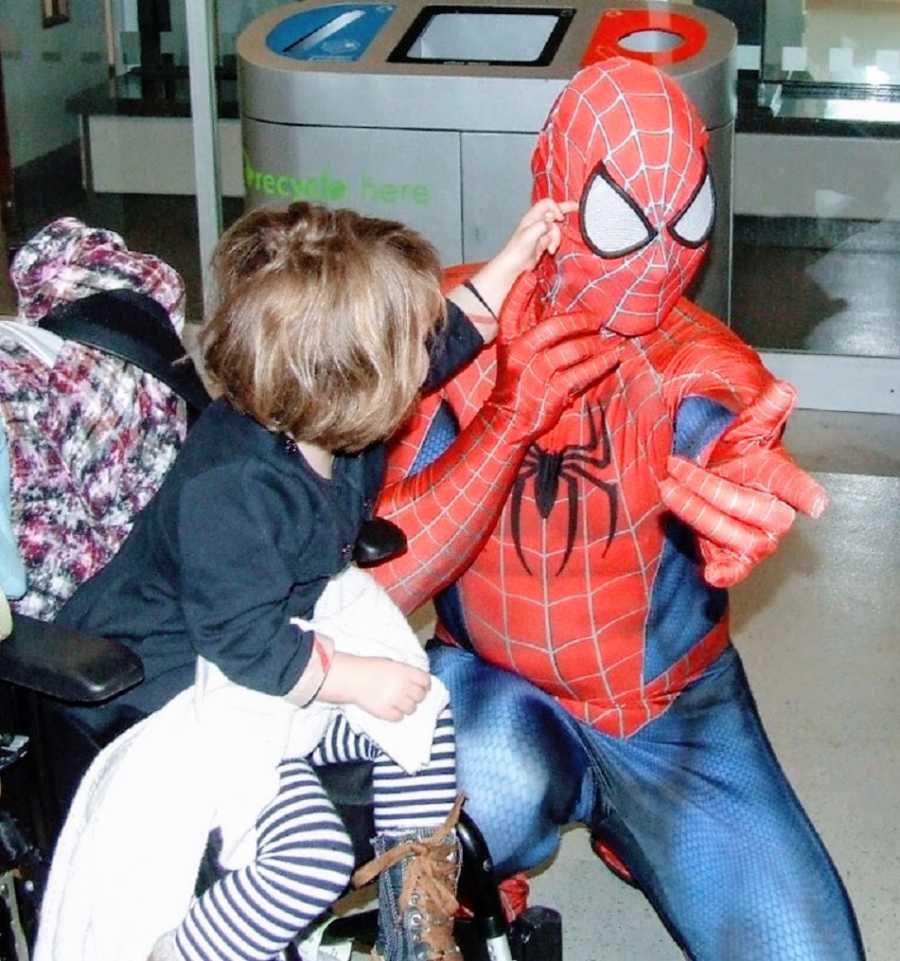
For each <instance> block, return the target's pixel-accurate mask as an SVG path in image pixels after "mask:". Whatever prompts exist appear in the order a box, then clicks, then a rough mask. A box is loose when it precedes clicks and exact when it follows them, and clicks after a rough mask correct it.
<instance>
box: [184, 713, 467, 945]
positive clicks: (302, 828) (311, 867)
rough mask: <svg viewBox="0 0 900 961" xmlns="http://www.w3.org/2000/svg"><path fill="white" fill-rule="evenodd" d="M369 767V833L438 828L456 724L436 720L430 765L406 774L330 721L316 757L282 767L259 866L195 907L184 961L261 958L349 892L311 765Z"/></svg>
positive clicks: (343, 841)
mask: <svg viewBox="0 0 900 961" xmlns="http://www.w3.org/2000/svg"><path fill="white" fill-rule="evenodd" d="M357 760H365V761H372V762H374V763H373V776H372V780H373V788H374V811H375V829H376V831H377V832H378V833H379V834H382V833H388V834H405V833H407V832H409V831H414V830H417V829H420V828H426V829H427V828H432V827H437V826H439V825H440V824H442V823H443V821H444V819H445V818H446V816H447V814H448V813H449V811H450V808H451V807H452V805H453V801H454V799H455V797H456V748H455V739H454V730H453V718H452V715H451V712H450V708H447V709H446V710H445V711H444V713H443V714H442V715H441V716H440V718H439V719H438V725H437V728H436V730H435V736H434V740H433V742H432V748H431V759H430V761H429V763H428V764H427V765H426V766H425V767H423V768H422V769H421V770H420V771H418V772H417V773H416V774H414V775H409V774H407V773H406V772H405V771H404V770H403V769H402V768H400V767H398V766H397V765H396V764H395V763H394V762H393V761H392V760H391V759H390V758H388V757H387V756H386V755H385V754H383V753H382V752H381V750H380V749H379V748H378V746H377V745H376V744H374V743H373V742H372V741H370V740H369V738H367V737H366V736H365V735H359V734H354V733H353V731H352V730H351V729H350V726H349V725H348V724H347V722H346V720H345V719H344V716H343V715H342V714H337V715H336V717H335V720H334V721H333V722H332V724H331V725H330V727H329V729H328V731H327V732H326V735H325V737H324V738H323V740H322V742H321V744H319V746H318V747H317V748H316V750H315V751H314V752H313V753H312V754H311V755H309V756H308V757H306V758H293V759H290V760H285V761H282V762H281V764H280V765H279V768H278V774H279V788H278V793H277V794H276V796H275V797H274V798H273V800H272V801H271V802H270V803H269V804H268V805H267V807H266V808H265V809H264V810H263V812H262V814H261V815H260V816H259V819H258V820H257V822H256V832H257V847H256V860H255V861H253V862H252V863H250V864H248V865H247V866H246V867H243V868H240V869H238V870H235V871H232V872H231V873H229V874H227V875H226V876H225V877H224V878H222V879H221V880H220V881H218V882H217V883H216V884H214V885H213V886H212V887H211V888H210V889H209V890H208V891H206V893H205V894H203V896H202V897H200V898H199V899H198V900H197V901H195V902H194V904H193V905H192V907H191V909H190V911H189V912H188V915H187V917H186V918H185V920H184V921H183V922H182V924H181V925H180V926H179V928H178V929H177V931H176V932H175V944H176V946H177V948H178V952H179V953H180V955H181V956H182V957H183V958H184V959H185V961H268V959H271V958H276V957H277V956H278V955H279V953H280V952H281V951H282V950H283V949H284V948H285V947H286V946H287V945H288V944H290V942H291V941H293V940H294V939H295V938H296V937H297V935H298V934H299V933H301V932H302V931H303V930H304V929H305V928H307V927H308V926H309V925H310V924H311V923H312V922H313V921H315V920H316V918H318V917H319V916H320V915H321V914H322V913H323V912H324V911H326V910H327V909H328V908H329V907H330V906H331V905H332V904H333V903H334V902H335V901H336V900H337V899H338V898H339V897H340V896H341V894H343V892H344V891H345V890H346V887H347V884H348V882H349V880H350V875H351V874H352V872H353V868H354V859H353V846H352V843H351V841H350V838H349V836H348V835H347V832H346V830H345V828H344V825H343V824H342V822H341V820H340V818H339V817H338V815H337V812H336V811H335V809H334V806H333V805H332V803H331V801H330V800H329V798H328V795H327V794H326V793H325V791H324V789H323V787H322V785H321V783H320V782H319V778H318V776H317V775H316V771H315V768H316V766H320V765H323V764H332V763H336V762H341V761H357Z"/></svg>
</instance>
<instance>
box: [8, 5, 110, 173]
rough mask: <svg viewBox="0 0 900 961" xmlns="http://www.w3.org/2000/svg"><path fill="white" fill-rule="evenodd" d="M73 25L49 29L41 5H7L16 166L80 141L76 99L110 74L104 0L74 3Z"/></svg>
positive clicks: (11, 124) (11, 134) (10, 111)
mask: <svg viewBox="0 0 900 961" xmlns="http://www.w3.org/2000/svg"><path fill="white" fill-rule="evenodd" d="M71 10H72V20H71V22H70V23H65V24H60V25H59V26H56V27H50V28H48V29H44V28H43V27H42V26H41V4H40V2H39V0H2V3H0V52H2V55H3V86H4V90H5V93H6V115H7V123H8V125H9V137H10V154H11V156H12V163H13V167H20V166H21V165H22V164H25V163H28V162H29V161H30V160H34V159H35V158H37V157H40V156H43V155H44V154H46V153H49V152H50V151H52V150H55V149H56V148H57V147H61V146H62V145H63V144H66V143H69V142H70V141H72V140H75V139H76V138H77V137H78V121H77V118H76V117H75V115H74V114H70V113H67V112H66V108H65V101H66V99H67V98H68V97H70V96H71V95H72V94H74V93H77V92H78V91H80V90H83V89H85V88H87V87H91V86H94V85H95V84H98V83H101V82H102V81H103V80H104V79H105V78H106V75H107V66H106V37H105V32H104V16H103V0H75V2H73V3H72V4H71Z"/></svg>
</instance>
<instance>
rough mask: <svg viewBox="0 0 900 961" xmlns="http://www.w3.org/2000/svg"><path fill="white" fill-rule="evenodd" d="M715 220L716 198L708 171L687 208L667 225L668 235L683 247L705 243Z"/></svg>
mask: <svg viewBox="0 0 900 961" xmlns="http://www.w3.org/2000/svg"><path fill="white" fill-rule="evenodd" d="M715 219H716V197H715V192H714V191H713V183H712V177H710V175H709V171H708V170H707V171H706V176H705V177H704V178H703V181H702V182H701V184H700V188H699V189H698V190H697V192H696V193H695V194H694V196H693V197H692V198H691V199H690V200H689V201H688V205H687V207H685V209H684V210H683V211H682V212H681V213H680V214H679V215H678V217H677V218H676V219H675V220H674V221H673V223H671V224H670V225H669V233H670V234H671V235H672V236H673V237H674V238H675V239H676V240H678V241H680V242H681V243H682V244H684V245H685V247H699V246H700V245H701V244H704V243H706V241H707V240H708V239H709V235H710V233H712V228H713V222H714V221H715Z"/></svg>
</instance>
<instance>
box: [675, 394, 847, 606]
mask: <svg viewBox="0 0 900 961" xmlns="http://www.w3.org/2000/svg"><path fill="white" fill-rule="evenodd" d="M796 400H797V394H796V391H795V390H794V388H793V387H792V386H791V385H790V384H788V383H785V382H784V381H779V380H773V381H771V382H770V383H769V385H768V386H767V387H766V388H764V390H763V391H762V392H761V393H760V395H759V396H758V397H757V399H756V400H755V401H754V402H753V403H752V404H750V405H749V406H748V407H747V408H746V409H745V410H744V411H742V412H741V413H740V414H739V415H738V416H737V418H736V419H735V421H734V423H733V424H732V425H731V427H729V429H728V430H727V431H726V432H725V433H724V434H723V435H722V437H721V438H720V440H719V442H718V443H717V444H716V446H715V447H714V448H713V451H712V454H711V456H710V459H709V462H708V463H707V465H706V467H700V466H698V465H697V464H694V463H692V462H691V461H688V460H684V459H682V458H680V457H670V458H669V460H668V465H667V466H668V470H669V476H668V477H667V478H665V479H664V480H663V481H662V482H661V483H660V486H659V490H660V494H661V496H662V500H663V502H664V503H665V505H666V507H667V508H668V509H669V510H670V511H671V512H672V513H673V514H675V515H676V516H677V517H678V518H680V519H681V520H682V521H684V522H685V523H686V524H688V525H689V526H690V527H692V528H693V529H694V530H695V531H696V533H697V535H698V537H697V539H698V543H699V547H700V553H701V555H702V557H703V563H704V566H703V576H704V578H705V580H706V581H707V583H709V584H711V585H712V586H714V587H731V586H732V585H734V584H737V583H738V582H739V581H741V580H743V579H744V578H745V577H746V576H747V575H748V574H749V573H750V571H751V570H752V569H753V568H754V567H755V566H756V565H757V564H758V563H759V562H760V561H761V560H763V559H764V558H766V557H768V556H769V555H770V554H772V553H774V551H775V549H776V548H777V547H778V544H779V543H780V542H781V539H782V538H783V537H784V535H785V534H786V533H787V532H788V530H790V528H791V526H792V524H793V523H794V519H795V517H796V512H797V511H800V512H801V513H804V514H807V515H809V516H810V517H819V516H820V515H821V514H822V512H823V511H824V510H825V507H826V506H827V504H828V495H827V494H826V493H825V491H824V489H823V488H822V487H821V485H820V484H818V483H817V482H816V481H815V480H813V478H812V477H810V476H809V474H807V473H806V472H805V471H803V470H801V469H800V468H799V467H797V465H796V464H794V462H793V461H792V459H791V457H790V455H789V454H788V453H787V451H786V450H785V449H784V447H783V446H782V445H781V435H782V433H783V430H784V424H785V422H786V420H787V418H788V415H789V414H790V412H791V410H793V407H794V404H795V403H796Z"/></svg>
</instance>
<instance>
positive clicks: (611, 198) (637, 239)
mask: <svg viewBox="0 0 900 961" xmlns="http://www.w3.org/2000/svg"><path fill="white" fill-rule="evenodd" d="M581 233H582V236H583V237H584V241H585V243H586V244H587V245H588V247H590V248H591V250H593V252H594V253H595V254H597V255H598V256H600V257H604V258H607V259H613V258H615V257H624V256H625V255H626V254H630V253H632V252H633V251H635V250H639V249H640V248H641V247H643V246H645V245H646V244H647V243H649V241H651V240H652V239H653V238H654V237H655V236H656V231H655V230H654V229H653V227H651V226H650V222H649V221H648V220H647V218H646V217H645V216H644V213H643V211H642V210H641V209H640V208H639V207H638V206H637V204H636V203H635V202H634V201H633V200H632V199H631V197H629V196H628V194H627V193H625V191H624V190H623V189H622V188H621V187H620V186H619V185H618V184H617V183H615V182H614V181H613V180H612V179H611V178H610V176H609V173H608V171H607V169H606V167H605V166H604V165H603V164H602V163H601V164H598V165H597V169H596V170H595V171H594V174H593V176H592V178H591V180H590V182H589V183H588V186H587V189H586V190H585V192H584V196H583V198H582V201H581Z"/></svg>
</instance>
